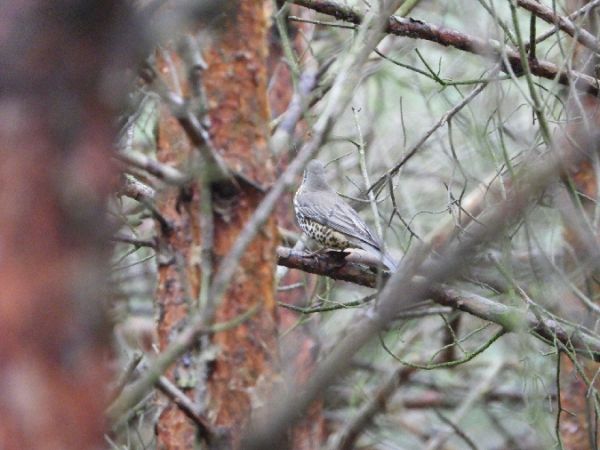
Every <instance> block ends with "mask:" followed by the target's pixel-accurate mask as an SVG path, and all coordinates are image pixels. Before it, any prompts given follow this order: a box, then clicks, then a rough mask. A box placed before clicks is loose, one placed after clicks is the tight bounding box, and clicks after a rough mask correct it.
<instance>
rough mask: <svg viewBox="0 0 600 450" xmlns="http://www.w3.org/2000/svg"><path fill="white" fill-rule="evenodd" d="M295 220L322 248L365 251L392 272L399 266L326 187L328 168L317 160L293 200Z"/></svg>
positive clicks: (305, 175) (313, 161) (352, 210)
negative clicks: (326, 169)
mask: <svg viewBox="0 0 600 450" xmlns="http://www.w3.org/2000/svg"><path fill="white" fill-rule="evenodd" d="M294 209H295V211H296V218H297V219H298V224H299V225H300V228H302V231H304V232H305V233H306V234H307V235H308V236H309V237H310V238H312V239H314V240H315V241H317V242H318V243H319V244H321V245H323V246H325V247H328V248H333V249H337V250H345V249H347V248H362V249H363V250H365V251H367V252H369V253H371V254H372V255H374V256H375V257H376V258H377V259H379V260H381V261H382V262H383V264H384V265H385V266H386V267H387V268H388V269H389V270H392V271H393V270H396V268H397V263H396V261H394V259H393V258H392V257H391V256H390V255H389V254H388V253H386V252H385V251H383V250H382V248H383V245H382V243H381V241H380V240H379V239H378V238H377V236H376V235H375V234H374V233H373V232H372V231H371V230H370V229H369V227H368V226H367V224H366V223H365V222H364V220H362V219H361V218H360V216H359V215H358V213H357V212H356V211H355V210H354V209H352V207H351V206H350V205H348V204H347V203H346V202H345V201H344V199H343V198H342V197H340V196H339V195H338V193H337V192H336V191H335V190H334V189H333V188H332V187H331V186H329V184H327V180H326V179H325V166H324V165H323V163H322V162H321V161H319V160H317V159H313V160H312V161H311V162H309V163H308V165H307V166H306V169H305V171H304V178H303V180H302V184H301V185H300V187H299V188H298V191H297V192H296V195H295V196H294Z"/></svg>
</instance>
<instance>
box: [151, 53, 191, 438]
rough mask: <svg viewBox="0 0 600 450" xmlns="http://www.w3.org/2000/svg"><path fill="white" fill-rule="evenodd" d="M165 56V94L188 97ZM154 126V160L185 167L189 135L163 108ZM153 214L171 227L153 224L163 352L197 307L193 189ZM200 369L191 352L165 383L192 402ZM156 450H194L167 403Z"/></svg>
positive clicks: (180, 190)
mask: <svg viewBox="0 0 600 450" xmlns="http://www.w3.org/2000/svg"><path fill="white" fill-rule="evenodd" d="M167 51H168V55H169V56H168V61H167V60H165V58H162V57H161V54H159V55H158V56H157V70H158V72H159V74H160V77H161V78H162V79H163V80H164V82H165V84H166V85H167V86H168V87H169V89H171V90H174V91H175V92H177V90H176V88H175V86H174V83H173V80H174V79H177V80H178V86H179V87H180V88H181V89H182V90H183V92H181V94H182V95H184V96H188V95H189V86H188V83H187V81H186V80H187V78H186V73H185V66H184V64H183V62H182V61H181V60H180V58H179V57H178V55H177V53H176V52H174V51H169V50H165V52H167ZM159 114H160V116H159V120H158V131H157V133H158V142H157V155H156V156H157V159H158V160H159V161H160V162H162V163H165V164H168V165H172V166H175V167H181V166H185V165H186V162H187V161H189V159H190V158H191V157H192V152H193V151H194V148H193V146H192V144H191V142H190V139H189V138H188V136H187V134H186V133H185V131H184V130H183V128H182V127H181V125H180V123H179V121H178V120H177V118H175V117H174V116H173V115H172V114H171V112H170V110H169V109H168V108H167V107H166V106H164V105H163V106H162V107H161V109H160V113H159ZM157 209H158V211H159V213H160V214H161V215H162V217H163V218H164V219H166V221H167V222H168V224H169V227H170V228H169V229H167V230H165V229H164V228H163V227H161V226H160V224H158V223H157V227H156V228H157V230H159V233H158V239H157V243H158V246H157V248H158V251H157V260H158V286H157V292H156V307H157V309H158V322H157V334H158V343H159V348H160V349H161V350H164V349H165V348H167V347H168V346H169V344H170V343H171V339H172V338H173V337H174V336H176V335H177V333H178V332H179V331H181V330H182V329H183V328H184V327H185V325H186V324H187V321H188V318H189V315H190V314H191V312H192V311H193V310H194V308H195V307H196V306H197V303H196V302H197V300H198V295H199V291H200V270H199V266H198V263H199V260H198V258H197V257H196V256H195V254H197V253H198V252H197V251H196V250H197V249H199V248H200V244H201V241H200V239H201V238H200V229H199V217H200V212H199V210H200V208H199V192H198V187H197V185H196V183H192V184H189V185H187V186H185V187H170V188H168V189H166V191H165V192H163V194H162V195H161V196H159V199H158V201H157ZM199 375H200V372H199V368H198V365H197V364H196V362H195V355H194V354H193V351H192V350H190V351H189V352H188V353H187V354H186V355H184V356H183V357H182V358H180V359H179V360H178V361H177V362H175V364H173V366H172V367H171V368H170V369H169V371H168V373H167V377H168V378H169V379H170V380H171V381H172V382H173V383H174V384H175V385H176V386H177V387H178V388H179V389H181V390H182V391H183V392H184V393H185V394H186V395H188V396H189V397H190V398H191V399H193V400H194V399H195V392H196V389H195V388H196V385H197V384H198V381H199ZM156 433H157V441H158V448H160V449H172V450H175V449H186V448H193V447H194V443H195V440H196V428H195V426H194V424H193V423H192V422H191V421H190V420H189V419H188V418H187V416H186V415H185V414H184V412H183V411H181V410H180V409H179V407H178V406H176V405H175V404H174V403H172V402H170V401H167V402H166V404H165V405H164V408H163V410H162V412H161V415H160V417H159V419H158V422H157V424H156Z"/></svg>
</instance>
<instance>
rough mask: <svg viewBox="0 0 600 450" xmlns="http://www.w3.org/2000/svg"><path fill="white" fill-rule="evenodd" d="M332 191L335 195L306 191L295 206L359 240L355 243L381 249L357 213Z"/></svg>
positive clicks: (314, 218) (311, 216) (301, 211)
mask: <svg viewBox="0 0 600 450" xmlns="http://www.w3.org/2000/svg"><path fill="white" fill-rule="evenodd" d="M332 193H333V194H335V195H321V194H319V193H312V192H311V193H307V194H305V196H304V198H303V201H302V202H299V204H298V205H296V207H297V208H298V209H299V212H300V213H301V214H303V215H305V216H307V217H310V218H311V219H313V220H315V221H316V222H318V223H320V224H322V225H325V226H328V227H331V228H332V229H334V230H335V231H339V232H340V233H343V234H344V235H346V236H348V237H349V238H351V239H355V240H357V241H359V242H356V244H359V243H360V242H362V243H363V244H367V245H369V246H371V247H373V248H375V249H377V250H379V249H381V242H380V241H379V239H377V237H376V236H375V235H374V234H373V232H372V231H371V230H370V229H369V227H368V226H367V224H366V223H365V222H364V220H362V219H361V218H360V216H359V215H358V213H357V212H356V211H355V210H354V209H352V207H351V206H350V205H348V204H347V203H346V202H344V200H342V199H341V198H340V197H339V196H337V193H335V191H334V192H332Z"/></svg>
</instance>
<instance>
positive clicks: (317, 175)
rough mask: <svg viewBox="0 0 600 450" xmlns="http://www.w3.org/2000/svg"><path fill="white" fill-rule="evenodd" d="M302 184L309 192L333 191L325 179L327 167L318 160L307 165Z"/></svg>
mask: <svg viewBox="0 0 600 450" xmlns="http://www.w3.org/2000/svg"><path fill="white" fill-rule="evenodd" d="M302 184H304V185H305V187H306V188H307V189H308V190H329V189H331V188H330V186H329V185H328V184H327V179H326V178H325V165H324V164H323V163H322V162H321V161H319V160H318V159H313V160H312V161H310V162H309V163H308V164H307V165H306V169H304V179H303V181H302Z"/></svg>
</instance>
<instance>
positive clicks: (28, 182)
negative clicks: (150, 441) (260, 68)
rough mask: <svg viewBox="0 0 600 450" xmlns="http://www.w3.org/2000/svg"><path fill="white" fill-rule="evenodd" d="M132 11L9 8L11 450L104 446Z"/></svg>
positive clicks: (6, 420)
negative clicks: (116, 149) (108, 277)
mask: <svg viewBox="0 0 600 450" xmlns="http://www.w3.org/2000/svg"><path fill="white" fill-rule="evenodd" d="M121 9H122V2H110V1H109V2H94V1H68V2H66V1H56V2H36V1H33V0H30V1H11V2H2V3H0V60H1V61H2V66H3V69H2V74H1V75H0V92H1V93H2V98H0V286H2V289H1V290H0V320H1V322H2V323H1V324H0V330H1V331H0V335H1V338H0V393H1V394H0V417H1V418H2V420H0V448H2V449H4V450H11V449H19V450H22V449H27V448H36V449H41V450H44V449H59V448H81V449H84V448H98V446H101V445H103V443H104V440H103V431H104V416H103V410H104V406H105V400H106V399H105V396H104V395H103V387H104V386H105V383H106V382H107V380H108V379H109V374H108V372H107V367H106V364H105V361H106V356H107V352H108V350H109V343H110V341H109V339H108V334H107V331H108V330H107V328H106V326H105V325H106V322H105V320H104V315H103V313H102V307H103V289H102V286H103V284H104V282H103V279H104V278H103V277H104V275H105V273H104V271H105V269H106V266H107V260H108V251H107V250H108V248H107V245H106V244H107V243H108V239H104V238H106V237H108V234H109V233H108V229H107V227H106V224H105V223H104V220H103V219H104V217H105V214H104V204H105V200H106V196H107V195H108V193H109V191H110V190H111V188H112V186H111V179H112V173H113V170H112V168H111V167H110V166H109V164H108V161H109V155H110V151H111V147H112V141H113V138H114V136H113V134H114V133H113V131H114V130H113V129H112V126H111V123H112V121H113V120H114V116H113V111H112V106H111V102H114V99H115V98H120V97H119V96H120V95H121V93H120V92H116V91H115V90H114V86H111V85H110V84H108V83H107V78H106V77H107V76H109V78H108V79H110V76H112V75H114V73H112V70H113V69H114V67H113V65H114V62H115V61H116V60H117V59H118V58H116V56H117V52H116V51H115V50H116V49H115V48H114V47H112V45H114V43H116V42H119V40H118V36H117V35H116V34H115V33H116V32H117V30H116V28H115V25H116V24H117V23H119V24H120V25H123V24H124V23H123V22H122V20H123V19H124V18H125V17H126V16H124V15H122V13H123V12H124V11H121V12H120V10H121ZM134 40H135V39H134ZM124 50H127V46H123V47H122V48H120V49H119V52H122V51H124ZM120 54H121V55H124V53H120ZM107 88H109V89H107ZM112 94H114V95H115V96H116V97H112Z"/></svg>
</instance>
